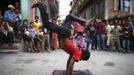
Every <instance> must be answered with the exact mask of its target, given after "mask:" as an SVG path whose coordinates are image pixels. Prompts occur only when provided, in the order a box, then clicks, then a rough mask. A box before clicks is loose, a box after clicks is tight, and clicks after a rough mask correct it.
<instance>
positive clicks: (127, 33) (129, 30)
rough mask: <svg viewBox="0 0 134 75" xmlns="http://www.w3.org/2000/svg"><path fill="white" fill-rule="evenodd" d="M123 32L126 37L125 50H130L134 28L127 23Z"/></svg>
mask: <svg viewBox="0 0 134 75" xmlns="http://www.w3.org/2000/svg"><path fill="white" fill-rule="evenodd" d="M123 33H124V37H125V38H124V41H123V44H124V48H125V52H130V41H131V38H132V34H133V30H132V28H130V27H129V25H127V24H126V26H125V28H124V29H123Z"/></svg>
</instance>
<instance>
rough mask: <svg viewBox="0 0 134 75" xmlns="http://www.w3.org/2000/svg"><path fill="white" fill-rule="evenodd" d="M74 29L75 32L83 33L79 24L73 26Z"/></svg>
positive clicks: (82, 28)
mask: <svg viewBox="0 0 134 75" xmlns="http://www.w3.org/2000/svg"><path fill="white" fill-rule="evenodd" d="M74 29H75V30H76V31H77V32H84V29H85V28H84V26H82V25H81V24H79V23H76V24H75V25H74Z"/></svg>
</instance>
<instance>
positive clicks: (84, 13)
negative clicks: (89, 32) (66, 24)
mask: <svg viewBox="0 0 134 75" xmlns="http://www.w3.org/2000/svg"><path fill="white" fill-rule="evenodd" d="M71 7H72V9H71V11H70V13H71V14H74V15H77V16H81V17H82V18H85V19H88V18H91V17H93V16H99V17H101V18H103V19H110V18H113V17H125V16H129V15H133V13H134V1H133V0H73V1H72V2H71Z"/></svg>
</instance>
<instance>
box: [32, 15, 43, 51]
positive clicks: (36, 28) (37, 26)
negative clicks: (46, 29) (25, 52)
mask: <svg viewBox="0 0 134 75" xmlns="http://www.w3.org/2000/svg"><path fill="white" fill-rule="evenodd" d="M41 26H42V24H41V22H40V21H39V17H38V16H35V22H34V28H35V30H36V33H37V34H36V40H35V46H36V48H38V43H39V39H38V35H39V27H41Z"/></svg>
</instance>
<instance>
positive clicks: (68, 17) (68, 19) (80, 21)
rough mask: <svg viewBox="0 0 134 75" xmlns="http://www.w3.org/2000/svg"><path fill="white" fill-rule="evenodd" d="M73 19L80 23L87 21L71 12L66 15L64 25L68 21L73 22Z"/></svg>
mask: <svg viewBox="0 0 134 75" xmlns="http://www.w3.org/2000/svg"><path fill="white" fill-rule="evenodd" d="M73 21H75V22H78V23H80V24H82V25H84V24H85V23H86V22H85V21H84V20H82V19H80V18H78V17H76V16H73V15H71V14H69V15H67V16H66V18H65V21H64V23H63V25H64V24H66V23H68V22H73Z"/></svg>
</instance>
